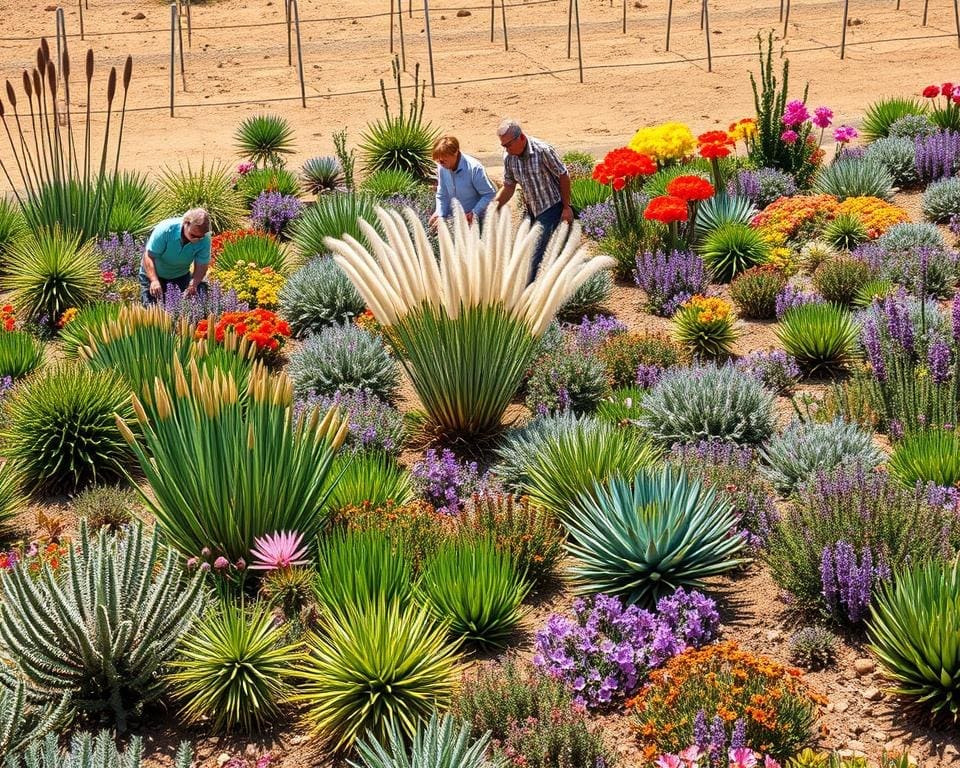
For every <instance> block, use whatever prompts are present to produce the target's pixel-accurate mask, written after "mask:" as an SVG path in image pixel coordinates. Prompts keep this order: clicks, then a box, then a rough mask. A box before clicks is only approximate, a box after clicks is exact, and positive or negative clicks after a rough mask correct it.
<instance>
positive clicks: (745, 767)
mask: <svg viewBox="0 0 960 768" xmlns="http://www.w3.org/2000/svg"><path fill="white" fill-rule="evenodd" d="M727 754H728V756H729V758H730V768H754V766H755V765H756V764H757V756H756V755H755V754H754V753H753V750H752V749H750V748H749V747H738V748H737V749H731V750H730V751H729V752H728V753H727Z"/></svg>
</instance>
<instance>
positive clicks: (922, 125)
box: [887, 115, 937, 139]
mask: <svg viewBox="0 0 960 768" xmlns="http://www.w3.org/2000/svg"><path fill="white" fill-rule="evenodd" d="M936 132H937V126H935V125H934V124H933V123H931V122H930V118H929V117H927V116H926V115H904V116H903V117H901V118H898V119H896V120H894V121H893V122H892V123H890V129H889V131H888V132H887V137H888V138H891V139H901V138H902V139H915V138H917V137H918V136H923V137H926V136H933V134H935V133H936Z"/></svg>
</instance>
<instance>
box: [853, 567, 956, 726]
mask: <svg viewBox="0 0 960 768" xmlns="http://www.w3.org/2000/svg"><path fill="white" fill-rule="evenodd" d="M958 596H960V561H958V560H954V562H953V563H952V564H951V563H929V564H926V565H916V566H914V567H912V568H910V569H909V570H907V571H906V572H905V573H903V574H901V575H900V577H899V578H898V579H897V581H896V582H895V583H894V584H888V585H886V586H885V587H884V588H883V590H882V591H881V593H880V595H879V597H878V599H877V601H876V604H875V606H874V609H873V615H872V617H871V619H870V622H869V624H868V632H869V635H870V650H871V651H872V653H873V654H874V656H876V657H877V660H878V661H879V662H880V668H881V671H882V672H883V674H884V675H885V676H886V677H887V678H888V679H889V680H890V681H891V682H892V683H893V686H894V687H893V691H894V692H895V693H897V694H899V695H901V696H905V697H907V698H908V699H909V700H910V701H911V703H913V704H915V705H916V706H917V707H920V708H922V709H925V710H927V711H928V712H930V714H932V715H933V716H934V717H935V718H939V719H941V720H944V721H947V722H951V721H952V722H956V720H957V718H958V717H960V691H958V687H957V686H958V684H957V680H958V679H960V647H958V638H960V632H958V629H960V602H958Z"/></svg>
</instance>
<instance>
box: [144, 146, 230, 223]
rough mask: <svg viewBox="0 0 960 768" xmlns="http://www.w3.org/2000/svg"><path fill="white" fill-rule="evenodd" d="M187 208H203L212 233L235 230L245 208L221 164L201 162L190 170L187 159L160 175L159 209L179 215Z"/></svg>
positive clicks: (166, 214) (168, 214) (227, 171)
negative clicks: (175, 168)
mask: <svg viewBox="0 0 960 768" xmlns="http://www.w3.org/2000/svg"><path fill="white" fill-rule="evenodd" d="M191 208H203V209H205V210H206V212H207V213H208V214H209V215H210V228H211V230H212V231H213V232H214V233H216V232H223V231H225V230H228V229H238V228H239V227H240V225H241V224H242V223H243V218H244V216H245V215H246V209H245V208H244V205H243V197H242V196H241V195H240V192H238V191H237V190H236V189H234V184H233V172H232V171H231V170H230V169H229V168H227V167H226V166H225V165H222V164H220V163H213V164H212V165H210V166H209V167H207V164H206V163H201V165H200V168H199V169H194V168H193V166H191V165H190V163H189V161H188V162H187V166H186V168H184V167H183V165H180V166H179V167H178V169H177V170H174V169H173V168H164V169H163V171H161V174H160V210H161V213H162V215H164V216H180V215H182V214H183V213H184V212H185V211H188V210H190V209H191Z"/></svg>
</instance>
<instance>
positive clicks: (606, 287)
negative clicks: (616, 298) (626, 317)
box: [557, 269, 613, 322]
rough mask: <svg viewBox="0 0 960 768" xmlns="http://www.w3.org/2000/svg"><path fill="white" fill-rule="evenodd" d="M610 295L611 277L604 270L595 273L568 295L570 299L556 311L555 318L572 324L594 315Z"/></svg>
mask: <svg viewBox="0 0 960 768" xmlns="http://www.w3.org/2000/svg"><path fill="white" fill-rule="evenodd" d="M612 293H613V275H611V274H610V272H609V270H606V269H605V270H603V271H602V272H597V274H595V275H594V276H593V277H591V278H590V279H589V280H587V281H586V282H585V283H584V284H583V285H581V286H580V287H579V288H577V290H575V291H574V292H573V293H572V294H570V298H568V299H567V300H566V301H565V302H564V303H563V306H561V307H560V309H558V310H557V318H558V319H560V320H570V321H571V322H573V321H578V320H580V319H581V318H582V317H585V316H587V315H592V314H596V313H597V312H598V311H599V310H600V309H601V308H602V307H603V305H604V303H605V302H606V301H607V300H608V299H609V298H610V295H611V294H612Z"/></svg>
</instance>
